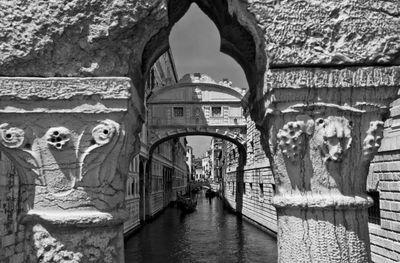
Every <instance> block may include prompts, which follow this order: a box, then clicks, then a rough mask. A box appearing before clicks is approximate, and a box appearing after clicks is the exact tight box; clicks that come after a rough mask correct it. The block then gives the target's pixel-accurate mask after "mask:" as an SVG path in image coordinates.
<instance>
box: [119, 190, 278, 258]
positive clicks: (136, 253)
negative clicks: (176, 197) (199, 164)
mask: <svg viewBox="0 0 400 263" xmlns="http://www.w3.org/2000/svg"><path fill="white" fill-rule="evenodd" d="M125 258H126V262H127V263H130V262H132V263H133V262H135V263H153V262H154V263H158V262H160V263H161V262H162V263H169V262H171V263H172V262H173V263H175V262H176V263H180V262H182V263H191V262H196V263H197V262H199V263H200V262H207V263H210V262H221V263H223V262H238V263H239V262H249V263H257V262H263V263H276V262H277V247H276V240H275V239H274V238H272V237H271V236H269V235H268V234H266V233H265V232H263V231H261V230H260V229H258V228H256V227H255V226H253V225H251V224H249V223H248V222H246V221H243V220H241V219H240V218H239V217H237V216H235V215H233V214H231V213H229V212H227V211H226V210H224V209H223V205H222V202H221V200H219V199H218V198H214V199H213V200H212V201H211V202H209V200H208V199H206V198H205V197H204V195H203V194H201V195H200V196H199V198H198V203H197V211H196V212H194V213H192V214H189V215H182V214H181V212H180V211H179V210H178V209H176V208H168V209H167V210H166V211H165V212H164V213H163V214H162V215H161V216H160V217H159V218H157V219H156V220H155V221H153V222H152V223H149V224H147V225H145V227H143V229H141V230H140V231H139V232H138V233H137V234H135V235H134V236H133V237H132V238H131V239H129V240H128V241H127V243H126V249H125Z"/></svg>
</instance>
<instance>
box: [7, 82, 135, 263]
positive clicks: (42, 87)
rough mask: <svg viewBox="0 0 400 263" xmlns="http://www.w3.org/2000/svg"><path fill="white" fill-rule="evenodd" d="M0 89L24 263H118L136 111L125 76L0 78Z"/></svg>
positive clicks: (133, 149) (130, 88)
mask: <svg viewBox="0 0 400 263" xmlns="http://www.w3.org/2000/svg"><path fill="white" fill-rule="evenodd" d="M4 83H6V84H4ZM3 84H4V85H3ZM80 84H81V85H83V86H84V87H85V89H84V90H82V89H81V86H80ZM25 86H26V87H29V89H30V90H31V91H32V92H31V93H30V92H26V94H25V93H23V92H19V91H18V90H25V88H23V87H25ZM49 87H52V88H50V89H49ZM107 87H109V89H108V88H107ZM0 90H1V92H0V119H1V121H2V123H1V124H0V148H1V150H2V151H4V152H5V153H6V154H7V155H8V156H9V157H10V158H11V160H13V162H14V163H15V165H16V167H17V169H18V172H19V174H20V175H21V184H22V187H23V188H24V189H26V191H27V193H26V195H27V196H28V198H27V200H26V201H25V203H24V204H23V205H25V206H28V207H29V209H28V211H27V213H26V215H24V216H23V218H22V221H23V222H24V223H25V224H26V226H27V228H26V229H27V233H26V235H27V236H28V237H29V236H31V237H30V238H27V239H26V242H30V241H32V243H31V244H27V245H28V247H31V249H30V251H31V253H30V254H29V256H28V258H29V262H65V261H68V260H69V261H71V262H90V261H96V262H124V256H123V255H124V253H123V233H122V230H123V226H122V224H123V221H124V219H125V218H126V215H127V212H126V211H124V197H125V178H126V175H127V170H128V165H129V164H128V160H129V158H128V156H130V155H132V154H133V152H134V151H135V150H138V149H135V146H137V145H138V144H137V143H135V141H136V139H137V138H136V136H137V131H138V129H139V128H140V126H141V116H140V112H141V110H142V106H141V105H142V102H141V100H140V98H139V96H138V95H137V94H136V91H135V89H134V87H133V86H132V84H131V81H130V80H129V79H128V78H84V79H80V78H71V79H68V78H60V79H57V78H51V79H39V78H29V79H28V78H22V79H21V78H0ZM16 90H17V91H18V92H16ZM28 100H29V103H28ZM71 240H75V241H76V242H70V241H71Z"/></svg>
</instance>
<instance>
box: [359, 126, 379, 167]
mask: <svg viewBox="0 0 400 263" xmlns="http://www.w3.org/2000/svg"><path fill="white" fill-rule="evenodd" d="M383 128H384V125H383V122H382V121H374V122H371V123H370V126H369V129H368V131H367V136H365V139H364V143H363V155H364V159H365V160H367V161H371V160H372V158H374V155H375V154H376V153H377V152H378V149H379V147H380V146H381V142H382V138H383Z"/></svg>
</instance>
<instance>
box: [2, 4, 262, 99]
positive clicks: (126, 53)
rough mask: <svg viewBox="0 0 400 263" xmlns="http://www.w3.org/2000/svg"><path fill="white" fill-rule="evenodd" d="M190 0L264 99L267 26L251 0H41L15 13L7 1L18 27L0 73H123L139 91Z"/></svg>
mask: <svg viewBox="0 0 400 263" xmlns="http://www.w3.org/2000/svg"><path fill="white" fill-rule="evenodd" d="M193 3H196V4H197V5H198V6H199V7H200V9H201V10H202V11H203V12H204V13H205V14H206V15H207V16H208V17H209V18H210V19H211V20H212V21H213V22H214V23H215V25H216V26H217V28H218V30H219V32H220V36H221V51H222V52H224V53H226V54H228V55H230V56H232V58H234V59H235V60H236V61H237V62H238V63H239V64H240V65H241V66H242V68H243V70H244V71H245V74H246V76H247V81H248V83H249V87H250V91H251V94H252V96H253V97H255V96H257V98H258V99H261V97H262V90H263V82H264V73H265V70H266V65H267V59H266V54H265V44H264V42H265V38H264V33H263V30H262V29H261V28H260V27H259V26H258V24H259V23H258V22H257V19H256V17H255V15H254V12H252V11H251V10H250V9H249V7H250V4H248V3H246V2H243V1H241V0H230V1H228V0H220V1H214V0H157V1H146V2H145V1H133V2H132V1H118V2H117V1H91V2H80V3H74V4H65V3H61V2H60V3H55V2H54V3H53V2H45V3H43V5H40V6H37V7H35V8H33V7H32V6H34V5H35V4H36V3H35V2H32V3H29V4H27V5H32V6H29V7H27V8H23V9H22V10H20V11H18V12H15V10H13V8H11V7H10V8H7V9H5V16H4V17H7V15H8V14H9V15H10V17H14V18H15V21H19V22H18V25H16V26H19V27H20V29H19V30H18V34H9V35H8V37H7V38H6V39H7V41H4V42H1V41H0V44H1V45H2V46H1V45H0V46H1V48H2V51H4V52H3V53H2V57H1V58H0V75H2V76H20V77H22V76H29V77H32V76H35V77H99V76H101V77H106V76H124V77H130V78H131V79H132V81H133V84H134V87H133V88H135V89H137V90H138V92H139V95H141V97H142V98H143V95H144V94H143V93H144V92H143V91H144V82H145V81H144V80H145V77H146V76H147V74H148V71H149V68H150V66H151V65H152V64H153V63H154V62H155V61H156V59H157V58H158V57H159V56H160V55H161V54H162V53H163V52H165V51H166V50H167V49H168V47H169V43H168V36H169V33H170V31H171V29H172V26H173V25H174V24H175V23H176V22H177V21H178V20H179V19H180V18H181V17H182V16H183V15H184V14H185V13H186V11H187V10H188V8H189V7H190V5H191V4H193ZM32 8H33V9H35V10H36V12H35V13H34V14H33V15H32V14H31V13H30V12H31V10H32ZM49 10H51V12H50V11H49ZM27 16H29V17H30V19H29V20H26V19H25V17H27ZM44 17H45V19H43V18H44ZM43 21H46V22H43Z"/></svg>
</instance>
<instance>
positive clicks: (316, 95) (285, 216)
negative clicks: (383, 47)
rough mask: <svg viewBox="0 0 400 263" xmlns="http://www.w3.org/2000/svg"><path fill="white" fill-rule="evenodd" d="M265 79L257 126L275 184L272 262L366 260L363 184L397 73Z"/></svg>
mask: <svg viewBox="0 0 400 263" xmlns="http://www.w3.org/2000/svg"><path fill="white" fill-rule="evenodd" d="M374 72H381V73H382V74H378V73H376V74H375V73H374ZM383 72H385V74H383ZM386 73H387V74H389V75H390V76H389V75H387V74H386ZM370 74H372V75H370ZM267 75H269V76H271V78H270V79H267V85H268V88H267V89H266V90H265V96H264V98H265V101H264V102H265V103H264V105H265V107H266V111H265V112H266V115H265V119H264V123H263V126H262V127H263V129H264V132H263V136H264V148H265V149H266V152H267V154H268V156H269V157H270V160H272V162H271V166H272V170H273V173H274V177H275V182H276V193H275V196H274V198H273V200H272V202H273V204H274V206H275V207H276V209H277V213H278V242H279V246H278V247H279V262H282V263H288V262H291V263H292V262H313V261H314V260H316V259H318V261H319V262H360V263H361V262H369V261H370V255H369V236H368V214H367V208H368V206H369V205H371V204H372V200H371V198H369V197H368V196H367V194H366V192H365V190H366V179H367V175H368V169H369V163H370V161H371V160H372V158H373V156H374V154H375V153H376V152H377V150H378V148H379V146H380V143H381V140H382V138H383V122H382V116H383V115H384V114H385V113H386V112H387V111H388V106H389V104H390V102H391V101H394V100H395V99H396V97H397V92H398V87H399V83H400V78H399V68H397V67H393V68H378V69H376V70H375V69H374V70H371V69H370V68H349V69H343V70H337V69H332V70H330V69H311V68H310V69H303V70H299V69H276V70H272V71H271V72H269V73H268V74H267ZM278 76H294V77H293V78H289V79H284V78H280V77H278ZM319 76H328V77H326V78H324V77H322V78H321V77H319ZM332 76H341V77H340V78H336V77H335V78H334V77H332ZM356 76H364V77H362V78H361V77H356ZM372 78H373V79H372ZM379 83H380V84H379Z"/></svg>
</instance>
